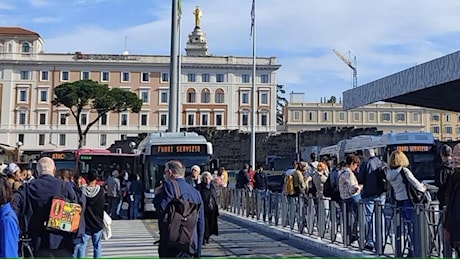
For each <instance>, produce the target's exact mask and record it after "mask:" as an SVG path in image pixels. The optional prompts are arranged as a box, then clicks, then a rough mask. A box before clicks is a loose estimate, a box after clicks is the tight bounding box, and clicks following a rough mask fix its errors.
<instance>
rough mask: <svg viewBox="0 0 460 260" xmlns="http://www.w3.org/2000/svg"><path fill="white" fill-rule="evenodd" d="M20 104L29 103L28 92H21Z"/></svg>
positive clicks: (23, 90)
mask: <svg viewBox="0 0 460 260" xmlns="http://www.w3.org/2000/svg"><path fill="white" fill-rule="evenodd" d="M19 102H27V90H25V89H21V90H20V91H19Z"/></svg>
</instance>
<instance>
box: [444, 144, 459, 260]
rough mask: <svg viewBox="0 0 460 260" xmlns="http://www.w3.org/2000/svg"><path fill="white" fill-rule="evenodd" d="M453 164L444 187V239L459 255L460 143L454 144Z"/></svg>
mask: <svg viewBox="0 0 460 260" xmlns="http://www.w3.org/2000/svg"><path fill="white" fill-rule="evenodd" d="M452 155H453V158H452V159H453V164H454V167H455V172H454V173H453V174H452V175H451V177H450V178H449V182H447V187H446V217H445V220H444V235H445V239H447V241H448V242H449V243H450V246H451V247H452V248H453V249H454V250H455V254H456V256H457V258H458V257H460V225H458V224H456V223H457V221H458V219H459V218H460V144H457V145H455V146H454V151H453V154H452Z"/></svg>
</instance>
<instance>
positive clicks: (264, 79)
mask: <svg viewBox="0 0 460 260" xmlns="http://www.w3.org/2000/svg"><path fill="white" fill-rule="evenodd" d="M260 83H265V84H267V83H268V75H267V74H263V75H260Z"/></svg>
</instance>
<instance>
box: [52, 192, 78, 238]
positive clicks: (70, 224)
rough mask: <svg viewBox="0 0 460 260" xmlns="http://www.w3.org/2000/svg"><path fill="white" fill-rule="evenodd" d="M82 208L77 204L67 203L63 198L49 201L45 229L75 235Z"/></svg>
mask: <svg viewBox="0 0 460 260" xmlns="http://www.w3.org/2000/svg"><path fill="white" fill-rule="evenodd" d="M81 211H82V208H81V206H80V204H78V203H72V202H68V201H66V200H65V199H63V198H53V199H52V200H51V210H50V214H49V219H48V224H47V226H46V227H47V229H49V230H54V231H61V232H69V233H76V232H77V231H78V227H79V226H80V218H81Z"/></svg>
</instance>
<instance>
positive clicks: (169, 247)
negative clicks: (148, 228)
mask: <svg viewBox="0 0 460 260" xmlns="http://www.w3.org/2000/svg"><path fill="white" fill-rule="evenodd" d="M171 183H172V184H173V186H174V198H173V199H172V200H171V201H170V202H169V203H168V205H167V206H166V210H165V216H164V219H163V231H164V232H160V236H161V238H160V241H161V244H160V247H163V248H164V251H163V252H167V254H168V256H171V257H177V256H180V255H181V254H183V253H189V251H190V246H191V244H192V236H193V231H194V230H195V228H196V226H197V222H198V212H199V209H200V206H201V205H200V204H197V203H193V202H191V201H188V200H184V199H183V198H182V197H181V196H180V194H181V193H180V190H179V185H178V184H177V182H176V181H175V180H171ZM163 242H164V244H163Z"/></svg>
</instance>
